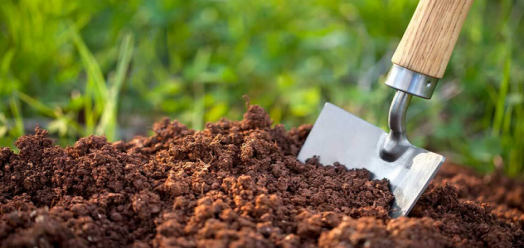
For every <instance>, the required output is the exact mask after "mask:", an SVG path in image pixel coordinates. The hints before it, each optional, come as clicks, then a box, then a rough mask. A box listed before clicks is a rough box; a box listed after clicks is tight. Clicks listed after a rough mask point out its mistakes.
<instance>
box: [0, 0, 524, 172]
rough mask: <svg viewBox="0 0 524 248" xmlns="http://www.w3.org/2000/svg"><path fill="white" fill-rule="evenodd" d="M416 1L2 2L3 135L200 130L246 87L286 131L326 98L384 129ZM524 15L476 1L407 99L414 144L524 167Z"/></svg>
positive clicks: (67, 139) (70, 136)
mask: <svg viewBox="0 0 524 248" xmlns="http://www.w3.org/2000/svg"><path fill="white" fill-rule="evenodd" d="M417 2H418V1H416V0H394V1H392V0H327V1H305V2H304V1H298V0H286V1H276V0H252V1H229V0H228V1H209V0H194V1H161V0H160V1H146V0H129V1H80V0H67V1H66V0H52V1H47V0H45V1H44V0H19V1H16V0H5V1H3V2H2V4H1V5H0V28H1V29H0V30H2V32H0V145H2V146H12V144H13V142H14V140H16V137H19V136H20V135H22V134H23V133H24V132H25V131H30V129H31V128H30V127H31V126H32V125H34V124H35V123H40V124H41V125H42V126H44V127H45V128H47V129H48V130H50V132H51V133H52V134H53V135H54V136H56V137H57V138H58V140H59V144H61V145H67V144H72V142H74V141H75V140H77V139H78V138H79V137H82V136H86V135H89V134H105V135H106V136H107V137H108V139H110V140H118V139H120V138H121V137H123V136H122V134H123V132H124V131H123V130H126V129H129V128H133V126H135V125H136V124H135V123H137V122H139V123H146V126H148V127H151V126H152V123H153V122H154V121H155V120H158V119H159V118H161V117H162V116H169V117H171V118H176V119H179V120H180V121H182V122H183V123H186V124H188V125H189V126H191V127H193V128H196V129H201V128H203V127H204V124H205V122H208V121H216V120H218V119H219V118H221V117H222V116H226V117H229V118H232V119H239V118H241V115H242V113H243V111H244V110H245V105H244V100H243V99H242V95H248V96H249V97H250V99H251V102H252V103H255V104H260V105H262V106H263V107H264V108H266V109H267V110H268V112H269V113H270V115H271V117H272V118H273V119H274V120H275V122H278V123H284V124H285V125H286V126H287V127H293V126H297V125H299V124H302V123H312V122H314V120H315V118H316V116H317V115H318V113H319V111H320V109H321V107H322V105H323V103H324V102H326V101H330V102H333V103H334V104H336V105H339V106H341V107H344V108H345V109H347V110H350V111H351V112H353V113H355V114H357V115H359V116H361V117H363V118H364V119H366V120H368V121H369V122H372V123H375V124H377V125H379V126H381V127H383V128H386V127H387V125H386V124H387V109H388V106H389V102H390V100H391V98H392V96H393V94H394V91H393V90H391V89H389V88H388V87H386V86H384V85H383V81H384V79H385V75H386V73H387V70H388V68H389V66H390V65H391V63H390V58H391V55H392V53H393V52H394V50H395V48H396V45H397V44H398V42H399V40H400V38H401V36H402V34H403V32H404V30H405V28H406V26H407V24H408V23H409V20H410V18H411V15H412V13H413V11H414V9H415V7H416V4H417ZM523 13H524V1H520V0H499V1H495V0H476V1H475V3H474V6H473V8H472V11H471V13H470V15H469V17H468V19H467V21H466V23H465V25H464V29H463V32H462V34H461V37H460V39H459V42H458V44H457V48H456V50H455V53H454V55H453V57H452V60H451V63H450V65H449V67H448V70H447V72H446V76H445V78H444V79H443V80H442V81H441V83H440V84H439V86H438V87H437V92H436V93H435V95H434V97H433V99H432V100H430V101H426V100H422V99H415V100H413V102H412V104H411V106H410V109H409V112H408V119H409V121H408V123H409V127H408V132H409V138H410V140H411V141H412V142H413V143H415V144H416V145H419V146H423V147H426V148H428V149H432V150H435V151H439V152H442V153H444V154H445V155H446V156H447V157H448V160H451V161H454V162H457V163H464V164H469V165H471V166H474V167H475V168H477V169H478V170H480V171H483V172H489V171H491V170H493V169H494V167H495V164H497V165H502V166H503V169H504V170H505V172H506V173H508V174H509V175H511V176H517V175H522V173H523V172H524V166H523V164H524V152H522V151H524V108H523V104H524V89H523V87H524V86H523V85H522V82H523V81H524V47H523V46H522V45H521V43H522V40H524V25H523ZM137 120H138V121H137ZM141 125H143V124H141ZM24 127H25V128H24ZM141 129H142V130H146V127H141ZM494 161H496V162H494Z"/></svg>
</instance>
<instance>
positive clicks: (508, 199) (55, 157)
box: [0, 106, 524, 248]
mask: <svg viewBox="0 0 524 248" xmlns="http://www.w3.org/2000/svg"><path fill="white" fill-rule="evenodd" d="M153 130H154V132H155V134H154V135H153V136H151V137H138V138H135V139H134V140H132V141H130V142H127V143H124V142H116V143H108V142H107V141H106V139H105V138H104V137H99V136H90V137H87V138H82V139H80V140H79V141H77V142H76V144H75V145H74V146H73V147H67V148H65V149H64V148H61V147H58V146H54V145H53V141H52V140H51V139H49V138H48V137H47V132H46V131H45V130H42V129H38V128H37V129H36V130H35V134H34V135H27V136H24V137H21V138H20V139H19V140H18V141H17V142H16V144H15V145H16V146H17V147H18V148H19V149H20V153H19V154H14V153H13V152H12V151H11V150H10V149H8V148H2V149H1V151H0V246H1V247H135V248H142V247H143V248H146V247H422V246H425V247H482V246H489V247H524V232H523V231H522V229H523V225H524V214H523V211H524V200H523V199H524V191H523V190H524V185H523V184H519V183H516V182H514V181H511V180H509V179H506V178H504V177H501V176H490V177H484V178H483V177H480V176H478V175H475V174H474V173H473V172H471V171H468V170H465V169H462V168H460V167H454V166H445V167H444V168H443V170H442V171H441V172H440V174H439V175H438V176H437V178H436V179H435V180H434V182H433V183H432V185H431V186H430V188H429V189H428V190H427V191H426V193H425V194H424V195H423V196H422V198H421V200H420V201H419V202H418V204H417V206H416V207H415V208H414V210H413V211H412V214H411V217H409V218H400V219H395V220H391V219H390V218H389V216H388V211H389V206H390V203H391V201H392V200H393V195H392V194H391V192H390V191H389V188H388V186H389V185H388V181H387V180H373V181H372V180H369V173H368V172H367V171H366V170H347V169H345V168H344V167H343V166H341V165H338V164H336V165H331V166H322V165H320V164H319V163H318V162H317V161H316V159H314V158H313V159H310V160H309V161H308V162H307V163H306V164H302V163H300V162H298V161H297V160H296V159H295V157H296V155H297V153H298V151H299V149H300V147H301V145H302V143H303V141H304V140H305V138H306V137H307V134H308V132H309V130H310V126H307V125H306V126H302V127H300V128H298V129H293V130H291V131H289V132H287V131H286V130H285V129H284V128H283V126H281V125H276V126H274V127H272V121H271V120H270V119H269V117H268V115H267V114H266V113H265V111H264V110H263V109H262V108H260V107H258V106H250V107H249V110H248V112H247V113H246V114H245V115H244V119H243V120H242V121H229V120H226V119H223V120H221V121H219V122H216V123H208V124H207V125H206V128H205V130H203V131H193V130H190V129H188V128H187V127H186V126H184V125H182V124H180V123H178V122H176V121H173V122H170V121H169V120H167V119H164V120H162V121H161V122H159V123H157V124H155V125H154V127H153Z"/></svg>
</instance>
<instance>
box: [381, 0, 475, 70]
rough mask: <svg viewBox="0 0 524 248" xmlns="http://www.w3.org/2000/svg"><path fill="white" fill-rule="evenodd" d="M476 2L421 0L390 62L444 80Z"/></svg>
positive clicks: (470, 0) (463, 0)
mask: <svg viewBox="0 0 524 248" xmlns="http://www.w3.org/2000/svg"><path fill="white" fill-rule="evenodd" d="M472 4H473V0H420V3H419V4H418V7H417V10H416V11H415V14H414V15H413V18H412V19H411V22H410V23H409V26H408V28H407V30H406V32H405V33H404V37H402V40H401V41H400V44H399V45H398V48H397V51H396V52H395V54H394V55H393V59H392V60H391V61H392V62H393V63H394V64H397V65H399V66H402V67H405V68H407V69H410V70H412V71H415V72H418V73H422V74H424V75H427V76H431V77H435V78H442V77H443V76H444V72H445V71H446V67H447V66H448V63H449V59H450V58H451V53H452V52H453V49H454V48H455V44H456V43H457V39H458V37H459V34H460V30H461V29H462V24H464V21H465V20H466V17H467V15H468V12H469V10H470V8H471V5H472Z"/></svg>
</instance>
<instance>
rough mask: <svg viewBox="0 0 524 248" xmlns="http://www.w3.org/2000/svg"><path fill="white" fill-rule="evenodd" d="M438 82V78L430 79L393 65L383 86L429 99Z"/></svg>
mask: <svg viewBox="0 0 524 248" xmlns="http://www.w3.org/2000/svg"><path fill="white" fill-rule="evenodd" d="M438 80H439V79H438V78H434V77H430V76H427V75H424V74H421V73H418V72H414V71H412V70H409V69H407V68H404V67H402V66H399V65H395V64H393V67H391V70H390V71H389V74H388V78H387V79H386V83H385V84H386V85H387V86H389V87H391V88H394V89H397V90H400V91H403V92H406V93H409V94H411V95H414V96H418V97H422V98H425V99H431V96H432V95H433V92H434V91H435V87H436V86H437V82H438Z"/></svg>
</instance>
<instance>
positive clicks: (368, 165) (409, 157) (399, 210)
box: [298, 103, 444, 218]
mask: <svg viewBox="0 0 524 248" xmlns="http://www.w3.org/2000/svg"><path fill="white" fill-rule="evenodd" d="M386 136H387V133H386V132H385V131H384V130H382V129H380V128H378V127H376V126H374V125H372V124H370V123H368V122H366V121H364V120H362V119H360V118H358V117H356V116H354V115H352V114H350V113H348V112H347V111H345V110H343V109H341V108H339V107H337V106H335V105H333V104H331V103H326V105H325V106H324V108H323V109H322V112H321V113H320V116H319V117H318V119H317V121H316V122H315V124H314V126H313V129H312V130H311V132H310V133H309V136H308V138H307V140H306V142H305V143H304V146H303V147H302V150H301V151H300V153H299V154H298V160H300V161H301V162H305V161H306V160H307V159H309V158H312V157H314V156H318V157H319V160H320V163H322V164H324V165H332V164H334V163H335V162H339V163H340V164H343V165H345V166H346V167H347V168H348V169H358V168H365V169H367V170H368V171H370V172H371V174H372V179H383V178H387V179H389V181H390V188H391V191H392V192H393V195H394V196H395V201H394V202H393V206H392V208H391V212H390V216H391V217H392V218H397V217H400V216H406V215H407V214H408V213H409V211H410V210H411V209H412V208H413V206H414V205H415V203H416V202H417V200H418V198H419V197H420V195H421V194H422V193H423V192H424V190H425V189H426V187H427V186H428V184H429V182H430V181H431V179H432V178H433V177H434V176H435V174H436V173H437V171H438V169H439V168H440V166H441V165H442V163H443V162H444V157H443V156H442V155H439V154H436V153H432V152H429V151H426V150H424V149H421V148H418V147H415V146H412V148H410V149H408V151H407V152H406V153H404V154H403V155H402V156H401V157H400V158H399V159H397V160H396V161H394V162H388V161H385V160H383V159H382V158H381V157H380V149H381V146H382V144H383V143H384V139H385V138H386Z"/></svg>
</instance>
